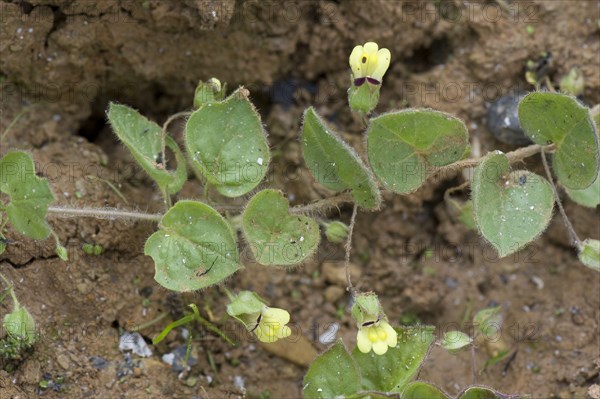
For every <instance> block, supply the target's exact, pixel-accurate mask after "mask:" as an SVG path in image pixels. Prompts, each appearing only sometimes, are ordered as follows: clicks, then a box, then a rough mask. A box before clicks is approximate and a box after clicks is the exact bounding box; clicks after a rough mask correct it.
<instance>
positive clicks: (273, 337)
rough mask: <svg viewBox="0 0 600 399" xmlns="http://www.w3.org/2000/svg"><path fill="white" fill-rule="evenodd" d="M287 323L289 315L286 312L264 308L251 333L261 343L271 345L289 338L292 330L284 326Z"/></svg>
mask: <svg viewBox="0 0 600 399" xmlns="http://www.w3.org/2000/svg"><path fill="white" fill-rule="evenodd" d="M289 322H290V314H289V313H288V312H287V311H285V310H283V309H279V308H270V307H267V306H265V307H264V308H263V309H262V311H261V312H260V315H259V316H258V319H257V320H256V325H255V326H254V328H253V329H252V330H251V332H254V334H256V336H257V337H258V339H259V340H260V341H261V342H266V343H273V342H275V341H277V340H278V339H282V338H287V337H289V336H290V334H291V333H292V330H290V328H289V327H288V326H286V324H287V323H289Z"/></svg>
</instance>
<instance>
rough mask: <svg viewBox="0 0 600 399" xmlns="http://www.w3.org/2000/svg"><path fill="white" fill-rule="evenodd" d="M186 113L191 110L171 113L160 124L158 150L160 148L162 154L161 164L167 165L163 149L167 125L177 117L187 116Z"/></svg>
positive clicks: (189, 113) (164, 148) (165, 145)
mask: <svg viewBox="0 0 600 399" xmlns="http://www.w3.org/2000/svg"><path fill="white" fill-rule="evenodd" d="M187 115H191V112H189V111H183V112H178V113H176V114H173V115H171V116H169V118H167V120H166V121H165V123H163V125H162V131H161V133H160V150H161V155H162V160H163V164H164V165H165V167H166V165H167V158H166V156H165V150H166V147H167V143H166V140H167V129H168V128H169V125H170V124H171V123H172V122H173V121H174V120H175V119H179V118H181V117H182V116H187Z"/></svg>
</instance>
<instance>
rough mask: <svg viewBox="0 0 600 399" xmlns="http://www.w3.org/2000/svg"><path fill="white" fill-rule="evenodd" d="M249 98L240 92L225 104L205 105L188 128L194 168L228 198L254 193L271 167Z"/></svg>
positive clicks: (193, 115) (267, 148) (267, 147)
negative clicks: (253, 190) (252, 191)
mask: <svg viewBox="0 0 600 399" xmlns="http://www.w3.org/2000/svg"><path fill="white" fill-rule="evenodd" d="M247 96H248V91H247V90H246V89H244V88H240V89H238V90H237V91H236V92H234V93H233V94H232V95H231V96H229V97H228V98H227V99H225V100H224V101H221V102H216V103H205V104H203V105H202V106H201V107H200V108H199V109H198V110H196V111H195V112H194V113H193V114H192V116H191V117H190V119H189V120H188V121H187V124H186V126H185V145H186V147H187V150H188V153H189V154H190V156H191V159H192V163H193V165H194V166H196V167H197V168H198V169H199V170H200V172H201V173H202V175H204V177H206V179H207V180H208V182H209V183H210V184H211V185H213V186H214V187H215V188H216V189H217V191H219V193H221V194H222V195H224V196H226V197H239V196H240V195H244V194H246V193H248V192H249V191H251V190H252V189H254V188H255V187H256V186H257V185H258V184H259V183H260V182H261V181H262V180H263V178H264V177H265V174H266V173H267V168H268V165H269V157H270V155H269V146H268V143H267V137H266V134H265V131H264V130H263V127H262V123H261V121H260V117H259V115H258V112H256V110H255V109H254V106H253V105H252V103H251V102H250V101H249V100H248V97H247Z"/></svg>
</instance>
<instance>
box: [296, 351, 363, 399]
mask: <svg viewBox="0 0 600 399" xmlns="http://www.w3.org/2000/svg"><path fill="white" fill-rule="evenodd" d="M359 389H360V375H359V373H358V368H357V367H356V363H354V360H353V359H352V357H351V356H350V355H349V354H348V352H347V351H346V348H345V347H344V344H343V343H342V341H341V340H339V341H337V342H336V343H335V345H333V346H332V347H331V348H329V349H328V350H327V351H326V352H325V353H323V354H322V355H320V356H319V357H318V358H316V359H315V361H314V362H313V363H312V364H311V365H310V368H309V369H308V372H307V373H306V376H305V377H304V397H305V398H307V399H313V398H315V399H320V398H323V399H331V398H346V397H348V396H350V395H352V394H354V393H356V392H357V391H358V390H359Z"/></svg>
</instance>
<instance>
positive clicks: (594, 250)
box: [578, 238, 600, 272]
mask: <svg viewBox="0 0 600 399" xmlns="http://www.w3.org/2000/svg"><path fill="white" fill-rule="evenodd" d="M578 249H579V253H578V256H579V260H580V261H581V263H583V264H584V265H586V266H587V267H589V268H591V269H592V270H596V271H597V272H600V241H598V240H592V239H591V238H588V239H587V240H584V241H583V242H582V243H581V244H580V246H579V248H578Z"/></svg>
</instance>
